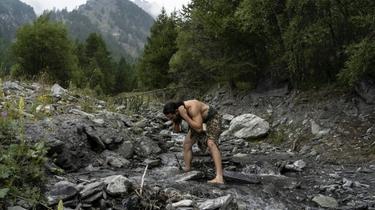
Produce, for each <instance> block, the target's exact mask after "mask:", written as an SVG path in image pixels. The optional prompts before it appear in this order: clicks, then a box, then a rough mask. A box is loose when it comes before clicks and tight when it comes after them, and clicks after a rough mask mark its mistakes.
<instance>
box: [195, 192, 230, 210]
mask: <svg viewBox="0 0 375 210" xmlns="http://www.w3.org/2000/svg"><path fill="white" fill-rule="evenodd" d="M232 200H233V196H232V195H230V194H229V195H226V196H222V197H218V198H215V199H209V200H206V201H204V202H200V203H198V209H201V210H209V209H217V208H222V209H226V207H227V206H228V205H229V204H230V203H231V202H232Z"/></svg>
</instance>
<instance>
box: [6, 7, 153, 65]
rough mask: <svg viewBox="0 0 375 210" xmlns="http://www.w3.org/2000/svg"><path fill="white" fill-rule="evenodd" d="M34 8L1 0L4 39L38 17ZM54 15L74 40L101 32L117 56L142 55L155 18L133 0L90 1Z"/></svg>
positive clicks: (131, 58) (135, 56) (133, 57)
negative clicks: (132, 0)
mask: <svg viewBox="0 0 375 210" xmlns="http://www.w3.org/2000/svg"><path fill="white" fill-rule="evenodd" d="M36 17H37V16H36V14H35V12H34V11H33V8H32V7H31V6H29V5H27V4H25V3H23V2H21V1H20V0H1V1H0V41H1V40H3V41H5V42H9V41H11V40H12V39H14V38H15V33H16V30H17V29H18V28H19V27H20V26H21V25H23V24H25V23H28V22H31V21H33V20H35V18H36ZM50 18H51V19H53V20H57V21H62V22H63V23H65V24H66V26H67V28H68V31H69V33H70V35H71V37H72V38H73V39H78V40H80V41H84V40H85V39H86V38H87V37H88V35H89V34H90V33H93V32H96V33H100V34H101V35H102V37H103V39H104V40H105V42H106V44H107V47H108V49H109V50H110V51H111V52H112V54H113V56H114V57H121V56H122V57H126V58H127V59H128V60H133V59H135V58H137V56H139V54H140V53H141V52H142V50H143V46H144V44H145V42H146V40H147V36H148V35H149V30H150V27H151V26H152V24H153V23H154V19H153V17H152V16H151V15H149V14H148V13H147V12H145V11H144V10H143V9H141V8H140V7H139V6H137V5H136V4H135V3H133V2H131V1H129V0H89V1H88V2H87V3H86V4H84V5H81V6H80V7H79V8H78V9H76V10H73V11H71V12H69V11H68V10H67V9H63V10H61V11H59V10H55V11H51V13H50Z"/></svg>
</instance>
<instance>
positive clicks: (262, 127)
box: [222, 114, 270, 139]
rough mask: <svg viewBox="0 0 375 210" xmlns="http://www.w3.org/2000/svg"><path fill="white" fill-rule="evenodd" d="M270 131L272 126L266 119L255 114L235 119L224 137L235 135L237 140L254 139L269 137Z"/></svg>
mask: <svg viewBox="0 0 375 210" xmlns="http://www.w3.org/2000/svg"><path fill="white" fill-rule="evenodd" d="M269 129H270V125H269V123H268V122H267V121H265V120H264V119H262V118H260V117H258V116H256V115H253V114H243V115H240V116H238V117H235V118H234V119H233V120H232V121H231V122H230V127H229V129H228V130H226V131H224V133H223V134H222V135H223V136H225V135H230V134H233V135H234V136H235V137H237V138H244V139H254V138H260V137H263V136H265V135H267V133H268V131H269Z"/></svg>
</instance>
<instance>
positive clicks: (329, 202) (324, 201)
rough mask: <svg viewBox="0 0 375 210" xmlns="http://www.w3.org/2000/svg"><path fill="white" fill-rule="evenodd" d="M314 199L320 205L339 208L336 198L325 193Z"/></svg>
mask: <svg viewBox="0 0 375 210" xmlns="http://www.w3.org/2000/svg"><path fill="white" fill-rule="evenodd" d="M312 201H314V202H315V203H317V204H319V206H321V207H324V208H337V207H338V203H337V201H336V199H334V198H332V197H329V196H324V195H318V196H315V197H314V198H313V199H312Z"/></svg>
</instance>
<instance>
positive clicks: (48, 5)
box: [21, 0, 190, 14]
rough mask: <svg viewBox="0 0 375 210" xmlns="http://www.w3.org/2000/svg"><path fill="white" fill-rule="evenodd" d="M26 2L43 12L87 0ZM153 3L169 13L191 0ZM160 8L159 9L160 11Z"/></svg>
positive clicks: (158, 0)
mask: <svg viewBox="0 0 375 210" xmlns="http://www.w3.org/2000/svg"><path fill="white" fill-rule="evenodd" d="M21 1H23V2H25V3H26V4H28V5H30V6H32V7H33V8H34V11H35V12H36V13H37V14H41V13H42V12H43V11H44V10H52V9H54V8H56V9H64V8H67V9H68V10H69V11H71V10H73V9H75V8H77V7H78V6H79V5H82V4H84V3H86V1H87V0H21ZM148 1H149V2H151V3H156V4H157V5H159V6H160V10H161V7H162V6H164V8H165V9H166V10H167V12H168V13H170V12H172V11H173V10H174V9H176V10H179V9H181V7H182V5H183V4H185V5H186V4H187V3H188V2H190V0H148ZM160 10H159V11H160Z"/></svg>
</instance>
